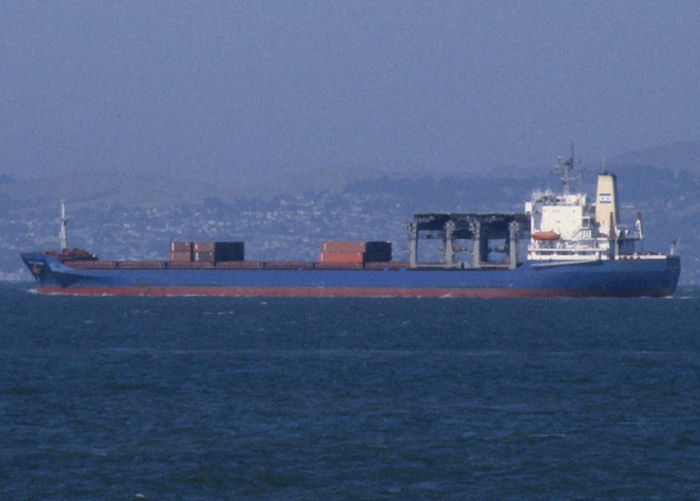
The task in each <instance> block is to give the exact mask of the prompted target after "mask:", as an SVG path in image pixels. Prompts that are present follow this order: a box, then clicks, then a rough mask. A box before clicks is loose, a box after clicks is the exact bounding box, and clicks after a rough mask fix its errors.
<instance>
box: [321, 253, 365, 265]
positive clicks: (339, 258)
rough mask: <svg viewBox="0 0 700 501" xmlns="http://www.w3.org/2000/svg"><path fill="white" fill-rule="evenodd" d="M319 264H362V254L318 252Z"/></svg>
mask: <svg viewBox="0 0 700 501" xmlns="http://www.w3.org/2000/svg"><path fill="white" fill-rule="evenodd" d="M318 262H319V263H360V264H362V263H363V262H364V253H363V252H319V253H318Z"/></svg>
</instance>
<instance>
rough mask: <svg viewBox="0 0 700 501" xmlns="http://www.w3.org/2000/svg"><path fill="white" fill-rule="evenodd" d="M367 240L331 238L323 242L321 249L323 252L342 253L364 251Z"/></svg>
mask: <svg viewBox="0 0 700 501" xmlns="http://www.w3.org/2000/svg"><path fill="white" fill-rule="evenodd" d="M366 245H367V242H362V241H358V240H331V241H326V242H323V245H322V247H321V250H322V251H323V252H342V253H346V254H347V253H353V252H355V253H356V252H364V251H365V248H366Z"/></svg>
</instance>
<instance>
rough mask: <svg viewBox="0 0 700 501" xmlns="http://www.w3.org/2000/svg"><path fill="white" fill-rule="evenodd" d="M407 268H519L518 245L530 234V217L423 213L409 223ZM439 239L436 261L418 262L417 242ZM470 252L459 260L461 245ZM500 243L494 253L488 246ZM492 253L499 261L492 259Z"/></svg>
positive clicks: (524, 215) (510, 213) (512, 213)
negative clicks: (463, 244) (439, 248)
mask: <svg viewBox="0 0 700 501" xmlns="http://www.w3.org/2000/svg"><path fill="white" fill-rule="evenodd" d="M407 228H408V240H409V266H410V267H411V268H464V269H486V268H504V269H514V268H516V267H517V266H518V251H519V248H518V242H519V240H520V238H521V237H522V236H524V235H525V234H529V231H530V217H529V216H528V215H526V214H524V213H518V212H489V213H477V212H424V213H419V214H414V216H413V220H412V221H411V222H410V223H408V225H407ZM428 239H439V240H441V250H442V255H441V259H440V260H439V261H432V262H425V261H419V255H418V251H419V241H421V240H428ZM460 240H461V241H463V242H466V243H467V244H468V245H467V247H468V248H469V249H470V250H469V252H468V257H467V259H463V260H462V259H459V258H458V256H457V255H458V254H459V253H460V250H461V249H460V247H461V245H460V244H458V241H460ZM494 241H503V245H502V246H500V247H501V248H500V249H498V250H499V251H500V252H499V251H496V249H495V248H493V247H492V246H491V245H490V244H491V243H492V242H494ZM492 254H497V255H498V257H500V259H496V260H492V257H493V256H492Z"/></svg>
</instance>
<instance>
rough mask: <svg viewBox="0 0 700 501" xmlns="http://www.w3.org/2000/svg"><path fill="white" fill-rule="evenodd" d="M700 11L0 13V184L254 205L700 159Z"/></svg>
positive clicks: (70, 4)
mask: <svg viewBox="0 0 700 501" xmlns="http://www.w3.org/2000/svg"><path fill="white" fill-rule="evenodd" d="M699 27H700V2H697V1H680V0H679V1H673V0H669V1H665V2H661V1H656V2H646V1H644V0H634V1H628V0H618V1H610V2H607V1H589V2H578V1H558V2H548V1H536V0H535V1H508V2H505V1H504V2H495V1H479V2H471V1H468V0H462V1H458V2H450V1H448V0H441V1H430V0H425V1H420V2H409V1H363V0H355V1H330V0H328V1H250V2H235V1H226V2H224V1H196V2H195V1H184V2H179V1H175V0H165V1H156V0H153V1H142V0H139V1H128V0H125V1H119V2H103V1H78V0H76V1H68V0H67V1H64V2H49V1H27V0H23V1H21V2H20V1H13V0H0V82H2V83H1V85H0V112H1V114H2V115H1V116H2V120H0V173H4V174H7V173H9V174H11V175H13V176H16V177H38V176H41V177H54V176H60V175H61V174H62V173H66V172H73V171H93V172H97V173H103V172H104V173H105V175H109V173H114V172H119V173H122V174H126V175H131V174H134V175H136V174H140V173H141V174H142V173H150V174H153V175H162V176H164V177H165V176H176V177H180V178H186V179H192V180H208V181H211V182H215V183H217V184H219V185H222V186H230V187H231V189H232V190H234V191H238V192H242V193H253V192H259V191H261V190H262V191H265V190H271V191H279V190H282V191H284V190H289V189H292V190H293V189H302V188H305V187H308V188H315V187H319V186H322V187H333V186H338V185H340V184H342V183H344V182H345V181H347V180H349V179H355V178H366V177H371V176H377V175H388V176H403V175H411V176H415V175H425V174H432V175H454V174H457V175H459V174H465V173H474V172H477V173H487V172H490V171H498V170H502V169H506V168H509V169H514V170H516V171H518V172H529V171H532V170H533V169H540V168H541V167H542V166H543V165H547V166H548V165H551V164H553V162H554V160H555V159H556V157H557V155H559V154H565V153H567V152H568V149H569V144H570V143H571V142H573V143H574V144H575V146H576V150H577V156H579V157H581V158H583V159H584V162H588V163H594V162H601V161H602V160H604V159H605V158H607V157H610V156H614V155H619V154H622V153H625V152H627V151H631V150H636V149H640V148H647V147H651V146H655V145H662V144H665V143H669V142H675V141H688V140H691V141H692V140H698V139H700V119H699V117H700V64H698V62H699V61H700V29H699Z"/></svg>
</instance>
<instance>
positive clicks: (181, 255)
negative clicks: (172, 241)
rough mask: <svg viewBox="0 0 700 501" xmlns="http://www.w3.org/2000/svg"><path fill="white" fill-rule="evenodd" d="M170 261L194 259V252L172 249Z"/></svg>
mask: <svg viewBox="0 0 700 501" xmlns="http://www.w3.org/2000/svg"><path fill="white" fill-rule="evenodd" d="M169 260H170V261H192V252H189V251H188V252H178V251H170V258H169Z"/></svg>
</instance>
